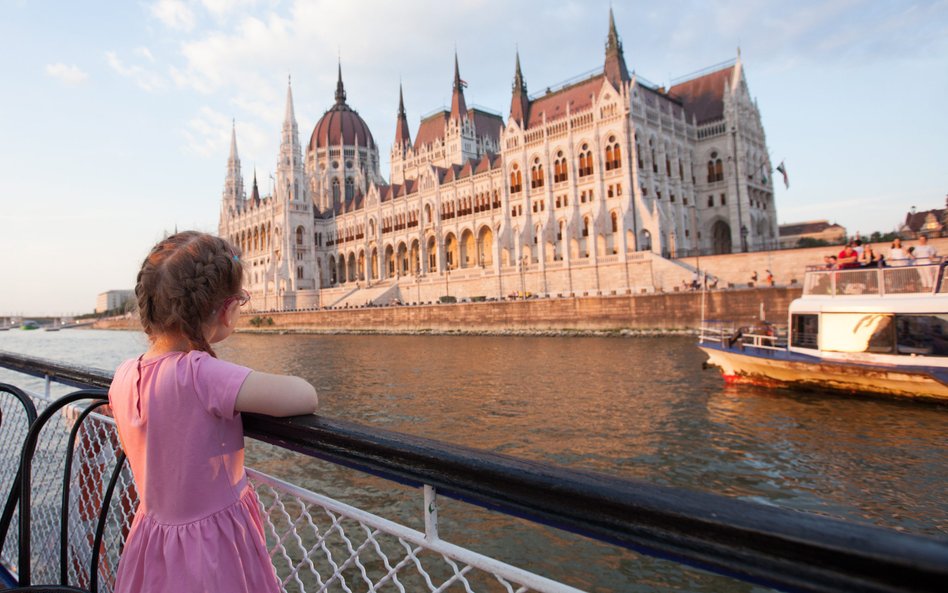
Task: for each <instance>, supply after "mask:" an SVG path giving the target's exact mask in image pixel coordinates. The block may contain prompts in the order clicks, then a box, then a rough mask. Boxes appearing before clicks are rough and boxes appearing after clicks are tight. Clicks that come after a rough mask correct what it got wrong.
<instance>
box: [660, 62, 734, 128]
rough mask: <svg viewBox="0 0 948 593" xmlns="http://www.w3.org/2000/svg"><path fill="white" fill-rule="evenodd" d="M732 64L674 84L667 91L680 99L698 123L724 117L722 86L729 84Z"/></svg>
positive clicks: (732, 71)
mask: <svg viewBox="0 0 948 593" xmlns="http://www.w3.org/2000/svg"><path fill="white" fill-rule="evenodd" d="M733 73H734V66H728V67H727V68H723V69H721V70H716V71H714V72H711V73H710V74H705V75H704V76H698V77H697V78H692V79H691V80H686V81H685V82H682V83H680V84H676V85H674V86H673V87H671V89H669V93H670V94H672V95H675V96H677V97H678V98H679V99H681V101H682V103H684V105H685V110H686V111H687V112H688V113H690V114H694V116H695V118H696V119H697V120H698V123H699V124H702V123H704V122H708V121H713V120H716V119H721V118H722V117H724V86H725V85H727V84H730V82H731V75H732V74H733Z"/></svg>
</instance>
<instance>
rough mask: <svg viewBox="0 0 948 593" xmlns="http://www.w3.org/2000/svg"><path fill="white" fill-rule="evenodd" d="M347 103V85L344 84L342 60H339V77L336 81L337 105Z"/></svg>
mask: <svg viewBox="0 0 948 593" xmlns="http://www.w3.org/2000/svg"><path fill="white" fill-rule="evenodd" d="M345 103H346V87H344V86H343V85H342V60H339V79H338V80H337V81H336V105H344V104H345Z"/></svg>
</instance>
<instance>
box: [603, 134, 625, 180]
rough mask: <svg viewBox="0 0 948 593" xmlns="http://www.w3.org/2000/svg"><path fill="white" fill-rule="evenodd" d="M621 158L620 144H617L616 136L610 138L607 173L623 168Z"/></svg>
mask: <svg viewBox="0 0 948 593" xmlns="http://www.w3.org/2000/svg"><path fill="white" fill-rule="evenodd" d="M620 158H621V153H620V152H619V143H618V142H616V137H615V136H609V141H608V142H607V143H606V171H613V170H615V169H618V168H619V167H621V166H622V161H621V160H620Z"/></svg>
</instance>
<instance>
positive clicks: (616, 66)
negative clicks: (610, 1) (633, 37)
mask: <svg viewBox="0 0 948 593" xmlns="http://www.w3.org/2000/svg"><path fill="white" fill-rule="evenodd" d="M604 73H605V75H606V78H608V79H609V81H610V82H612V84H614V85H615V86H616V87H619V86H621V83H623V82H628V81H629V80H630V78H629V69H628V68H627V67H626V65H625V56H624V55H623V53H622V41H621V40H620V39H619V33H618V31H616V19H615V16H613V14H612V7H611V6H610V7H609V35H608V37H607V38H606V67H605V69H604Z"/></svg>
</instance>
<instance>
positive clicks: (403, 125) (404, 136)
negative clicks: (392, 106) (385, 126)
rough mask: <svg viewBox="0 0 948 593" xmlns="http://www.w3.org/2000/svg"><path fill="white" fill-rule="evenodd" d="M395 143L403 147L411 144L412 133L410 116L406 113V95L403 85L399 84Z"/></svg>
mask: <svg viewBox="0 0 948 593" xmlns="http://www.w3.org/2000/svg"><path fill="white" fill-rule="evenodd" d="M395 144H396V145H401V146H402V147H403V148H407V147H408V146H411V134H409V132H408V117H407V116H406V115H405V97H404V96H403V94H402V85H401V83H399V84H398V121H397V123H396V124H395Z"/></svg>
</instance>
